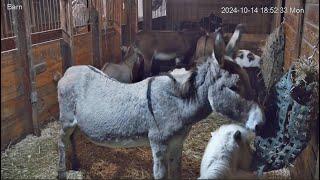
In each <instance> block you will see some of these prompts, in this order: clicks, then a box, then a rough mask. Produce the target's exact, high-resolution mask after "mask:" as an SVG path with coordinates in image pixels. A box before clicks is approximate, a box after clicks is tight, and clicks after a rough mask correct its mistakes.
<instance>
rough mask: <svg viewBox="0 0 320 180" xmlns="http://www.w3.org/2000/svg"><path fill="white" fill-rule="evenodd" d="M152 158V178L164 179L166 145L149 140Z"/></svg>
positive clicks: (165, 173)
mask: <svg viewBox="0 0 320 180" xmlns="http://www.w3.org/2000/svg"><path fill="white" fill-rule="evenodd" d="M150 146H151V150H152V157H153V176H154V178H155V179H166V176H167V172H166V169H167V168H166V162H165V161H166V153H167V147H168V145H166V144H164V143H161V142H156V141H153V140H150Z"/></svg>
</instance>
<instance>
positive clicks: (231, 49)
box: [226, 24, 245, 58]
mask: <svg viewBox="0 0 320 180" xmlns="http://www.w3.org/2000/svg"><path fill="white" fill-rule="evenodd" d="M244 30H245V26H244V25H243V24H238V25H237V27H236V29H235V31H234V33H233V35H232V36H231V38H230V41H229V42H228V44H227V47H226V55H227V56H229V57H231V58H235V55H236V52H237V50H238V46H239V42H240V39H241V35H242V33H243V32H244Z"/></svg>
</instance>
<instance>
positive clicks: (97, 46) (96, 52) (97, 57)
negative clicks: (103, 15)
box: [90, 7, 102, 69]
mask: <svg viewBox="0 0 320 180" xmlns="http://www.w3.org/2000/svg"><path fill="white" fill-rule="evenodd" d="M99 22H100V21H99V13H98V11H97V10H96V9H95V8H94V7H91V8H90V23H91V33H92V36H91V37H92V60H93V66H94V67H96V68H98V69H100V68H101V57H102V54H101V53H102V49H101V43H102V42H101V41H102V40H101V33H100V25H99Z"/></svg>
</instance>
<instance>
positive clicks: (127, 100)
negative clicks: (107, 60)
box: [58, 66, 151, 142]
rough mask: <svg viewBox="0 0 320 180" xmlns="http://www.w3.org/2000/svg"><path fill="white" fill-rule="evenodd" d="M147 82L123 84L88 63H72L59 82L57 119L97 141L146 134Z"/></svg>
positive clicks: (149, 115)
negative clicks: (77, 64)
mask: <svg viewBox="0 0 320 180" xmlns="http://www.w3.org/2000/svg"><path fill="white" fill-rule="evenodd" d="M147 85H148V84H147V80H145V81H141V82H139V83H135V84H122V83H120V82H118V81H116V80H113V79H112V78H109V77H108V76H106V75H105V74H104V73H103V72H101V71H99V70H97V69H95V68H93V67H91V66H74V67H71V68H69V69H68V70H67V71H66V72H65V74H64V76H63V78H62V79H61V80H60V81H59V83H58V100H59V108H60V122H61V123H62V126H63V128H68V127H70V126H77V127H79V128H80V129H81V131H82V132H84V133H85V135H87V136H89V137H90V138H91V139H92V140H94V141H97V142H103V141H108V140H110V138H113V137H116V136H118V137H119V134H120V135H122V136H123V137H124V138H125V137H130V136H139V135H142V134H146V133H147V131H148V126H149V121H148V120H149V119H151V114H150V112H149V111H148V106H147V99H146V94H147V93H146V92H147ZM123 89H125V90H123ZM106 109H107V110H106ZM106 138H107V139H106Z"/></svg>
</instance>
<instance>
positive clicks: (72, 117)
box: [58, 37, 263, 179]
mask: <svg viewBox="0 0 320 180" xmlns="http://www.w3.org/2000/svg"><path fill="white" fill-rule="evenodd" d="M218 40H220V41H219V42H218V43H221V40H222V37H221V38H218ZM222 42H223V41H222ZM216 53H217V52H216ZM187 74H189V75H190V73H187ZM191 74H193V75H190V77H189V78H188V80H187V81H184V82H181V80H180V79H179V78H177V77H175V76H176V74H171V75H172V77H171V78H170V77H168V76H158V77H155V78H154V79H153V81H152V84H151V83H149V82H150V78H148V79H145V80H143V81H141V82H138V83H134V84H123V83H120V82H118V81H116V80H113V79H111V78H109V77H108V76H107V75H105V74H104V73H103V72H102V71H100V70H98V69H95V68H94V67H91V66H74V67H71V68H69V69H68V70H67V71H66V72H65V75H64V76H63V78H61V80H60V81H59V83H58V100H59V108H60V122H61V124H62V130H61V139H60V141H59V178H65V176H66V166H65V148H66V147H65V146H66V145H68V144H69V143H70V136H71V135H72V133H73V132H74V130H75V129H77V130H80V131H81V132H83V133H84V134H85V135H86V136H87V137H88V139H89V140H91V141H92V142H94V143H96V144H98V145H102V146H107V147H136V146H144V145H150V146H151V150H152V156H153V174H154V177H155V178H156V179H161V178H172V179H177V178H179V175H180V174H181V173H180V167H181V166H180V164H181V153H182V145H183V141H184V139H185V137H186V136H187V134H188V132H189V130H190V128H191V125H192V124H194V123H196V122H198V121H200V120H202V119H204V118H206V117H207V116H208V115H209V114H210V113H211V112H212V109H218V106H221V105H224V104H232V103H233V102H232V101H233V100H234V99H239V98H241V97H240V96H237V94H236V93H234V92H233V91H232V90H230V87H231V86H233V85H234V84H235V82H236V81H237V79H238V77H237V75H231V74H229V73H228V72H227V71H225V70H223V69H221V68H220V67H219V64H218V61H217V60H216V58H215V57H214V56H212V57H208V58H207V59H206V61H204V62H203V63H202V64H200V65H198V67H197V69H196V70H195V71H194V72H193V73H191ZM173 79H174V80H173ZM217 82H219V83H217ZM186 83H188V84H191V85H187V84H186ZM148 84H149V86H148ZM182 87H183V88H182ZM184 88H185V89H184ZM181 89H184V90H181ZM210 89H211V91H210V92H211V93H209V90H210ZM147 91H149V93H147ZM220 93H224V94H225V96H223V97H222V96H220V97H222V98H221V99H215V100H211V99H213V98H214V96H219V94H220ZM147 94H149V95H148V96H149V97H147ZM232 97H233V98H232ZM229 99H232V101H230V100H229ZM209 101H210V102H213V101H217V102H215V103H211V105H210V103H209ZM148 103H149V106H148ZM242 103H244V104H241V106H244V107H248V108H244V109H243V110H246V111H247V112H241V113H240V114H241V116H235V120H241V121H243V122H249V121H250V122H251V121H253V122H251V123H247V127H248V128H250V129H254V128H255V127H254V125H256V124H259V123H262V120H263V118H262V117H257V118H256V119H252V116H253V115H254V114H256V113H257V112H261V110H260V109H259V108H256V106H257V105H256V104H254V103H252V102H249V101H246V100H244V101H242ZM150 106H152V108H153V114H152V113H151V111H150V110H149V107H150ZM224 107H227V109H219V111H218V112H220V113H221V114H226V115H228V113H226V112H229V111H232V110H231V109H229V108H228V106H224ZM238 117H239V118H238Z"/></svg>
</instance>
